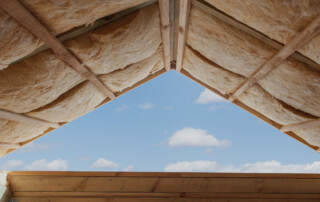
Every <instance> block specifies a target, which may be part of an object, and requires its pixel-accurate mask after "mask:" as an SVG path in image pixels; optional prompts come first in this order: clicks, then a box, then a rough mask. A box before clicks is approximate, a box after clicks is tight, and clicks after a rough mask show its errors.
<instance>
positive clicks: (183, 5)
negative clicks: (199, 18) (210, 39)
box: [176, 0, 191, 72]
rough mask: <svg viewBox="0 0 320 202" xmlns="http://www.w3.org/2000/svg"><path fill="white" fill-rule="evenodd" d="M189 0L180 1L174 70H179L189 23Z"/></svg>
mask: <svg viewBox="0 0 320 202" xmlns="http://www.w3.org/2000/svg"><path fill="white" fill-rule="evenodd" d="M190 4H191V0H183V1H180V9H179V12H180V13H179V28H178V30H179V31H178V45H177V46H178V47H177V63H176V70H177V71H178V72H180V71H181V68H182V61H183V56H184V49H185V45H186V38H187V32H188V25H189V14H190Z"/></svg>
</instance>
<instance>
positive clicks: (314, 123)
mask: <svg viewBox="0 0 320 202" xmlns="http://www.w3.org/2000/svg"><path fill="white" fill-rule="evenodd" d="M317 126H320V119H315V120H310V121H304V122H300V123H295V124H291V125H286V126H282V127H281V129H280V130H281V131H282V132H287V131H293V130H300V129H305V128H313V127H317Z"/></svg>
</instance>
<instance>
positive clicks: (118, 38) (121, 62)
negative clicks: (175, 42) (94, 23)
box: [65, 4, 161, 74]
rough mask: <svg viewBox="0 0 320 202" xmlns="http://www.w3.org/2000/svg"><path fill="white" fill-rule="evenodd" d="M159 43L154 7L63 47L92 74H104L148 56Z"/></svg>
mask: <svg viewBox="0 0 320 202" xmlns="http://www.w3.org/2000/svg"><path fill="white" fill-rule="evenodd" d="M160 43H161V31H160V19H159V9H158V5H157V4H153V5H150V6H147V7H145V8H142V9H140V10H139V11H137V12H135V13H133V14H131V15H128V16H126V17H123V18H121V19H120V20H118V21H117V22H115V23H111V24H110V25H106V26H103V27H101V28H99V29H97V30H95V31H93V32H89V33H87V34H84V35H82V36H80V37H77V38H75V39H71V40H69V41H68V42H66V43H65V45H66V46H67V47H68V48H69V49H70V50H71V51H72V52H73V54H74V55H76V56H77V57H78V58H79V59H80V60H81V61H82V62H83V63H84V64H85V65H86V66H87V67H88V68H90V70H91V71H92V72H94V73H95V74H107V73H110V72H112V71H114V70H117V69H123V68H125V67H126V66H127V65H131V64H133V63H136V62H138V61H141V60H143V59H145V58H147V57H149V56H151V55H152V54H153V53H154V52H155V51H156V50H157V48H158V47H159V45H160Z"/></svg>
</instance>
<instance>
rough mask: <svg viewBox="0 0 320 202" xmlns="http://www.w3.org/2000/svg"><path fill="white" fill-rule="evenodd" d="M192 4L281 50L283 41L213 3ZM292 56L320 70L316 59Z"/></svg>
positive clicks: (193, 0)
mask: <svg viewBox="0 0 320 202" xmlns="http://www.w3.org/2000/svg"><path fill="white" fill-rule="evenodd" d="M192 5H193V6H196V7H198V8H200V9H202V10H203V11H205V12H207V13H208V14H210V15H213V16H215V17H216V18H218V19H220V20H222V21H223V22H225V23H228V24H230V25H232V26H233V27H235V28H237V29H239V30H241V31H243V32H245V33H247V34H249V35H250V36H252V37H254V38H256V39H258V40H260V41H262V42H263V43H265V44H267V45H269V46H271V47H273V48H275V49H277V50H280V49H281V48H282V47H283V46H284V45H283V44H282V43H279V42H278V41H275V40H272V39H271V38H269V37H268V36H266V35H265V34H263V33H261V32H258V31H257V30H255V29H253V28H251V27H249V26H248V25H246V24H244V23H242V22H239V21H237V20H236V19H234V18H232V17H230V16H229V15H227V14H225V13H223V12H222V11H220V10H218V9H217V8H215V7H214V6H212V5H211V4H209V3H207V2H205V1H204V0H192ZM290 57H293V58H294V59H296V60H298V61H300V62H302V63H305V64H307V65H308V66H310V67H312V68H314V69H316V70H320V65H319V64H318V63H316V62H315V61H313V60H312V59H310V58H308V57H306V56H303V55H301V54H300V53H297V52H294V53H293V54H292V55H291V56H290Z"/></svg>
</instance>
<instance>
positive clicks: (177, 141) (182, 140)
mask: <svg viewBox="0 0 320 202" xmlns="http://www.w3.org/2000/svg"><path fill="white" fill-rule="evenodd" d="M230 143H231V142H230V141H228V140H218V139H217V138H216V137H214V136H213V135H210V134H208V133H207V131H205V130H202V129H196V128H184V129H182V130H178V131H177V132H175V133H174V134H173V135H172V136H171V137H170V138H169V139H168V145H169V146H171V147H186V146H193V147H224V146H229V145H230Z"/></svg>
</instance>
